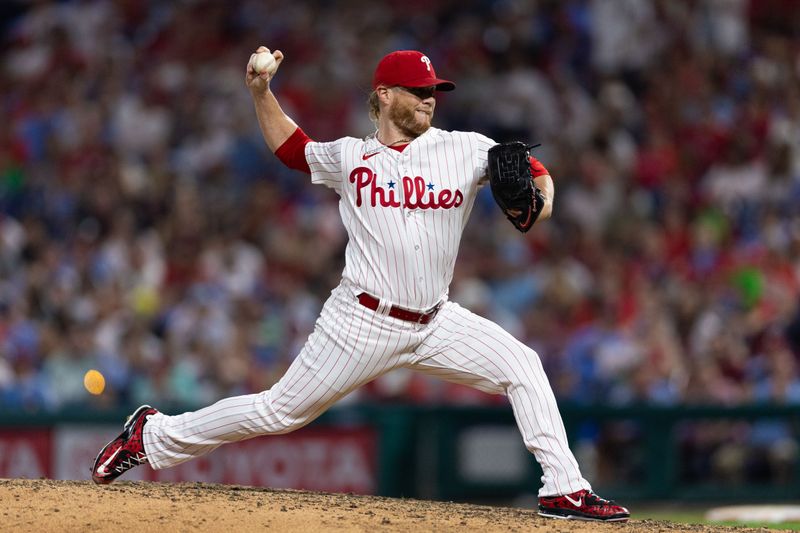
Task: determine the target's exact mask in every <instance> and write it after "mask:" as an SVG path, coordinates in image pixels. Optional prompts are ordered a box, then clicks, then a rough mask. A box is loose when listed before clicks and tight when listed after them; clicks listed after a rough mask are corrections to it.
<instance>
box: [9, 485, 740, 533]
mask: <svg viewBox="0 0 800 533" xmlns="http://www.w3.org/2000/svg"><path fill="white" fill-rule="evenodd" d="M0 502H3V505H2V508H1V509H0V524H1V525H2V530H3V531H13V532H17V531H30V532H36V533H39V532H43V531H85V532H89V533H102V532H119V531H136V532H140V531H144V532H147V531H152V532H158V533H176V532H183V531H187V532H193V531H215V532H217V531H222V532H225V533H233V532H237V533H238V532H242V531H254V532H255V531H258V532H262V531H281V532H284V531H286V532H289V531H290V532H301V531H310V532H311V531H313V532H318V531H363V532H369V533H374V532H375V531H409V532H414V533H419V532H422V531H436V532H440V531H453V532H455V531H458V532H464V531H481V532H484V531H486V532H494V531H496V532H508V531H519V532H523V531H525V532H529V531H548V532H551V533H553V532H556V531H568V532H589V531H591V532H612V531H613V532H626V533H627V532H640V531H641V532H652V531H662V532H664V533H667V532H669V533H672V532H678V531H687V532H688V531H714V532H716V531H739V532H742V531H746V530H743V529H739V528H737V529H732V528H724V527H719V528H718V527H703V526H688V525H679V524H672V523H668V522H655V521H652V520H643V521H638V520H633V521H631V522H629V523H627V524H600V523H594V522H568V521H564V520H558V521H556V520H551V519H545V518H541V517H539V516H537V515H536V513H535V511H533V510H522V509H509V508H503V507H487V506H478V505H466V504H456V503H441V502H428V501H419V500H402V499H391V498H379V497H375V496H354V495H350V494H325V493H315V492H304V491H293V490H273V489H263V488H253V487H239V486H230V485H210V484H204V483H182V484H167V483H145V482H126V481H121V482H117V483H114V484H112V485H105V486H97V485H94V484H92V483H91V482H89V481H54V480H18V479H5V480H0ZM751 531H754V530H751Z"/></svg>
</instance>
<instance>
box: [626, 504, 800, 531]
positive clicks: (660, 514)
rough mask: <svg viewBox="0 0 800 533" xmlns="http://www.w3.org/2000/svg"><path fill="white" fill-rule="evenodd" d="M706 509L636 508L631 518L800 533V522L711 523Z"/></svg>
mask: <svg viewBox="0 0 800 533" xmlns="http://www.w3.org/2000/svg"><path fill="white" fill-rule="evenodd" d="M704 516H705V509H690V510H687V511H678V510H675V509H667V508H664V507H654V508H641V509H639V508H635V509H633V510H632V511H631V518H632V519H634V520H645V519H651V520H668V521H671V522H678V523H681V524H705V525H717V526H740V527H766V528H769V529H781V530H784V531H786V530H788V531H800V522H783V523H780V524H770V523H767V522H709V521H708V520H706V519H705V517H704Z"/></svg>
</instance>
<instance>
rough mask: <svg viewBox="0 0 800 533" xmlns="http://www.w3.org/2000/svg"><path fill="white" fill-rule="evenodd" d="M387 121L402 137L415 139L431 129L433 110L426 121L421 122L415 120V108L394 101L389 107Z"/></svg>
mask: <svg viewBox="0 0 800 533" xmlns="http://www.w3.org/2000/svg"><path fill="white" fill-rule="evenodd" d="M387 116H388V118H389V120H391V121H392V123H393V124H394V125H395V126H397V129H399V130H400V131H401V132H402V133H403V135H406V136H408V137H411V138H417V137H419V136H420V135H422V134H423V133H425V132H426V131H428V128H430V127H431V119H433V109H431V114H430V116H429V117H428V120H427V121H422V120H420V119H418V118H417V115H416V108H415V107H409V106H403V105H401V104H400V102H398V101H396V100H395V101H394V102H392V103H391V105H390V106H389V110H388V113H387Z"/></svg>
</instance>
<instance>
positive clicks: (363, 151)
mask: <svg viewBox="0 0 800 533" xmlns="http://www.w3.org/2000/svg"><path fill="white" fill-rule="evenodd" d="M494 144H495V142H494V141H492V140H491V139H489V138H488V137H486V136H484V135H481V134H479V133H474V132H469V133H468V132H450V131H444V130H440V129H437V128H430V129H428V131H426V132H425V133H423V134H422V135H420V136H419V137H418V138H416V139H414V140H413V141H412V142H411V143H410V144H409V145H408V146H406V148H405V149H404V150H403V151H402V152H399V151H397V150H393V149H391V148H389V147H387V146H384V145H383V144H381V143H380V142H379V141H378V140H376V139H375V138H374V137H371V138H368V139H366V140H364V139H356V138H353V137H344V138H342V139H338V140H336V141H332V142H324V143H323V142H311V143H308V144H307V145H306V148H305V156H306V160H307V161H308V165H309V167H310V169H311V181H312V182H313V183H321V184H324V185H327V186H328V187H331V188H332V189H334V190H335V191H336V192H337V193H338V194H339V196H340V201H339V212H340V213H341V216H342V221H343V223H344V226H345V229H346V230H347V233H348V236H349V242H348V244H347V250H346V254H345V268H344V273H343V277H344V279H346V280H349V281H350V282H352V283H354V284H355V285H357V286H359V287H361V288H362V289H364V290H365V291H367V292H368V293H370V294H372V295H374V296H377V297H379V298H382V299H384V300H385V301H387V302H389V303H391V304H394V305H399V306H401V307H405V308H407V309H416V310H425V309H429V308H431V307H433V306H434V305H436V304H437V303H438V302H440V301H441V300H442V299H444V298H445V297H446V296H447V290H448V286H449V285H450V282H451V281H452V279H453V268H454V266H455V261H456V256H457V255H458V246H459V242H460V241H461V234H462V232H463V230H464V226H465V225H466V223H467V219H468V217H469V214H470V212H471V211H472V206H473V204H474V202H475V196H476V194H477V191H478V189H479V187H480V186H481V185H482V184H483V183H485V179H484V178H485V175H486V161H487V152H488V150H489V148H491V147H492V146H494Z"/></svg>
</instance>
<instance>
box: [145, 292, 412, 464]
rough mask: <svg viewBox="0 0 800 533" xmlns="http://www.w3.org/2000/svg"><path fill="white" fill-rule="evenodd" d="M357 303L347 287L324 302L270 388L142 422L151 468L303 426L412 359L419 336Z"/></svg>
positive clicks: (152, 417) (180, 461) (160, 415)
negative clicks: (308, 332) (299, 347)
mask: <svg viewBox="0 0 800 533" xmlns="http://www.w3.org/2000/svg"><path fill="white" fill-rule="evenodd" d="M387 320H392V319H387V318H386V317H383V316H380V315H378V314H376V313H374V312H373V311H371V310H369V309H367V308H365V307H363V306H361V305H359V304H358V303H357V300H356V299H355V297H354V296H353V294H352V291H351V290H349V288H347V287H342V286H340V287H338V288H337V289H335V290H334V293H333V295H332V296H331V298H329V300H328V301H327V302H326V304H325V306H324V308H323V310H322V313H321V315H320V318H319V319H318V321H317V324H316V327H315V330H314V333H312V334H311V336H310V337H309V338H308V341H307V342H306V344H305V346H304V347H303V349H302V351H301V352H300V354H299V355H298V356H297V358H296V359H295V360H294V362H293V363H292V364H291V366H290V367H289V369H288V370H287V372H286V374H285V375H284V376H283V377H282V378H281V379H280V380H279V381H278V382H277V383H276V384H275V385H274V386H273V387H272V388H271V389H269V390H267V391H264V392H261V393H258V394H248V395H245V396H237V397H232V398H226V399H224V400H220V401H219V402H217V403H215V404H214V405H211V406H209V407H206V408H203V409H200V410H199V411H194V412H190V413H184V414H182V415H179V416H166V415H164V414H161V413H159V414H156V415H154V416H151V417H150V420H149V421H148V423H147V424H146V425H145V426H144V435H143V439H144V447H145V451H146V453H147V458H148V461H149V462H150V464H151V465H152V466H153V468H156V469H161V468H167V467H170V466H174V465H177V464H179V463H182V462H184V461H187V460H189V459H192V458H194V457H198V456H201V455H204V454H207V453H209V452H210V451H212V450H214V449H215V448H217V447H218V446H220V445H221V444H225V443H228V442H237V441H241V440H245V439H249V438H252V437H257V436H259V435H270V434H271V435H275V434H281V433H288V432H291V431H294V430H296V429H299V428H301V427H303V426H304V425H306V424H308V423H309V422H311V421H312V420H314V419H315V418H317V417H318V416H319V415H321V414H322V413H323V412H324V411H325V410H326V409H328V408H329V407H330V406H331V405H333V404H334V403H335V402H336V401H337V400H339V399H340V398H342V397H343V396H345V395H346V394H348V393H349V392H351V391H353V390H354V389H356V388H358V387H360V386H361V385H363V384H364V383H366V382H368V381H370V380H372V379H374V378H375V377H377V376H379V375H381V374H383V373H385V372H387V371H389V370H391V369H392V368H395V367H397V366H401V365H403V364H404V363H407V362H408V357H409V356H410V352H411V351H412V350H413V346H415V345H416V344H417V343H418V342H419V335H418V334H416V333H414V332H410V331H405V330H400V329H395V328H392V327H391V326H390V325H388V324H387V322H386V321H387Z"/></svg>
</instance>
